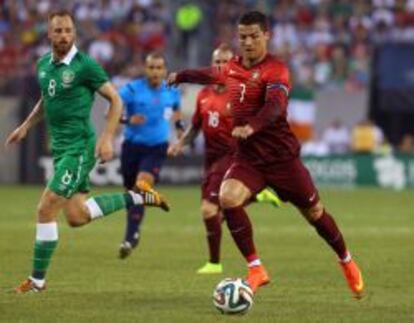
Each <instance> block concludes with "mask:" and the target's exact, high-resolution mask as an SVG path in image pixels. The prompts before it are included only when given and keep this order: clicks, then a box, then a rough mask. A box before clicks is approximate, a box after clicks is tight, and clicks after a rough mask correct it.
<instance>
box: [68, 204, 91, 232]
mask: <svg viewBox="0 0 414 323" xmlns="http://www.w3.org/2000/svg"><path fill="white" fill-rule="evenodd" d="M64 213H65V215H66V221H67V223H68V225H69V226H70V227H72V228H78V227H81V226H83V225H85V224H87V223H88V222H89V219H87V218H86V217H85V216H82V214H80V213H79V212H78V210H68V209H66V210H64Z"/></svg>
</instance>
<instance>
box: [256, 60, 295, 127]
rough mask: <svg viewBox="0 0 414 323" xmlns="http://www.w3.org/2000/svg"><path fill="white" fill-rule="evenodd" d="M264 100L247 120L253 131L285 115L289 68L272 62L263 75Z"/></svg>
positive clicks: (288, 87) (288, 88) (288, 89)
mask: <svg viewBox="0 0 414 323" xmlns="http://www.w3.org/2000/svg"><path fill="white" fill-rule="evenodd" d="M263 82H264V86H265V101H264V104H263V106H262V108H261V109H260V110H259V112H258V113H257V114H256V116H254V117H253V118H251V120H249V124H250V126H251V127H252V128H253V129H254V131H256V132H257V131H260V130H261V129H263V128H264V127H266V126H267V125H269V124H271V123H273V122H275V121H276V120H277V119H278V118H279V117H280V116H286V110H287V106H288V97H289V91H290V83H289V70H288V68H287V67H286V66H285V65H284V64H281V63H274V64H272V65H271V66H270V67H269V68H268V70H266V72H265V73H264V75H263Z"/></svg>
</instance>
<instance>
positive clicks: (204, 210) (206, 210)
mask: <svg viewBox="0 0 414 323" xmlns="http://www.w3.org/2000/svg"><path fill="white" fill-rule="evenodd" d="M200 211H201V215H202V217H203V219H209V218H212V217H213V216H215V215H216V214H217V212H218V206H217V205H215V204H213V203H202V204H201V207H200Z"/></svg>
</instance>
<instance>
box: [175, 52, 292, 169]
mask: <svg viewBox="0 0 414 323" xmlns="http://www.w3.org/2000/svg"><path fill="white" fill-rule="evenodd" d="M177 81H178V82H192V83H205V84H208V83H218V84H224V85H225V86H226V88H227V89H228V91H229V96H230V102H231V112H232V117H233V126H244V125H246V124H249V125H250V126H251V127H252V128H253V129H254V133H253V134H252V135H251V136H250V137H249V138H247V139H246V140H238V142H237V150H236V157H238V158H242V159H245V160H247V161H248V162H249V163H251V164H252V165H257V166H266V165H269V164H274V163H281V162H286V161H289V160H292V159H294V158H297V157H298V156H299V150H300V146H299V142H298V141H297V139H296V137H295V135H294V134H293V133H292V131H291V130H290V128H289V125H288V122H287V103H288V93H289V90H290V83H289V72H288V69H287V67H286V66H285V64H284V63H282V62H281V61H279V60H277V59H276V58H275V57H273V56H272V55H270V54H268V55H267V56H266V57H265V58H264V59H263V60H262V61H261V62H260V63H258V64H256V65H254V66H252V67H251V68H246V67H244V66H243V65H242V63H241V57H235V58H233V59H232V60H230V61H229V63H228V64H227V65H226V66H225V68H222V69H221V70H217V69H213V68H210V69H200V70H186V71H183V72H181V73H179V74H178V75H177Z"/></svg>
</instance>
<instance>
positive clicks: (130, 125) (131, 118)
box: [119, 53, 184, 259]
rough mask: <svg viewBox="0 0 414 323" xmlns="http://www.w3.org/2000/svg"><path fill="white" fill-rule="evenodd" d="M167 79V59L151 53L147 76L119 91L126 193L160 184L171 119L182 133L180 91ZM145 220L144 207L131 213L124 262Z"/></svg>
mask: <svg viewBox="0 0 414 323" xmlns="http://www.w3.org/2000/svg"><path fill="white" fill-rule="evenodd" d="M166 75H167V67H166V61H165V58H164V57H163V56H162V55H160V54H157V53H152V54H149V55H148V56H147V57H146V59H145V76H144V77H142V78H138V79H136V80H133V81H131V82H130V83H127V84H126V85H124V86H123V87H122V88H121V89H120V90H119V94H120V96H121V98H122V100H123V103H124V107H125V112H124V116H123V120H122V121H123V123H124V124H125V130H124V137H125V140H124V142H123V144H122V152H121V172H122V177H123V182H124V186H125V188H126V189H127V190H132V189H134V188H137V187H142V186H146V187H148V186H150V187H152V186H153V185H154V184H155V183H156V182H157V180H158V177H159V173H160V170H161V167H162V165H163V163H164V161H165V159H166V157H167V149H168V142H169V140H170V120H171V119H172V120H173V121H174V122H175V129H176V134H177V136H178V137H180V136H181V135H182V133H183V129H184V125H183V122H182V119H181V111H180V100H181V95H180V92H179V90H178V89H177V88H174V87H169V86H167V84H166V82H165V77H166ZM143 218H144V207H143V206H141V205H140V206H133V207H131V208H130V209H129V210H128V214H127V225H126V231H125V237H124V240H123V242H122V243H121V246H120V248H119V257H120V258H121V259H124V258H126V257H128V256H129V255H130V254H131V252H132V250H133V249H134V248H135V247H136V246H137V245H138V242H139V238H140V225H141V222H142V220H143Z"/></svg>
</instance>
